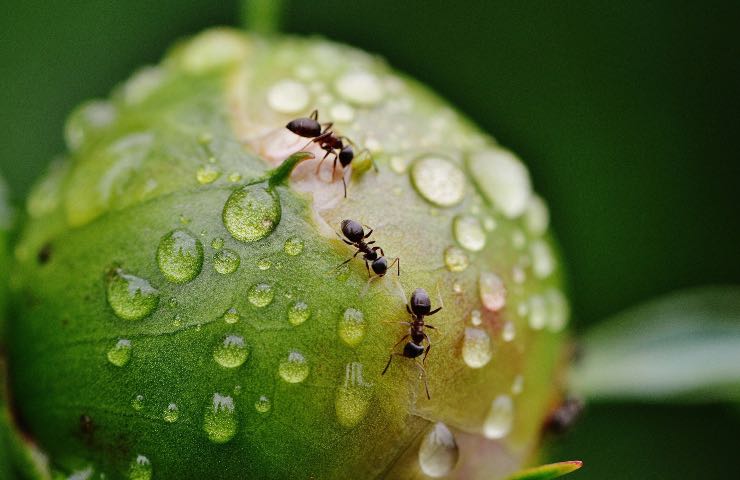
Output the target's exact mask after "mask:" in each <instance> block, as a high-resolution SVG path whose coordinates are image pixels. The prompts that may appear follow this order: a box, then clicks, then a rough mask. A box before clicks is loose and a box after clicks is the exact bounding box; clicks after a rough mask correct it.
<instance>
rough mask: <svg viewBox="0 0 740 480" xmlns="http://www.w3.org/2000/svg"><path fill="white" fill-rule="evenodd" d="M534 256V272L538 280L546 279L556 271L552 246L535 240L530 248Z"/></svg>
mask: <svg viewBox="0 0 740 480" xmlns="http://www.w3.org/2000/svg"><path fill="white" fill-rule="evenodd" d="M530 252H531V254H532V270H534V274H535V275H536V276H537V278H546V277H548V276H550V274H551V273H552V272H553V270H555V259H554V258H553V254H552V251H551V250H550V245H548V244H547V242H546V241H544V240H535V241H534V242H532V246H531V247H530Z"/></svg>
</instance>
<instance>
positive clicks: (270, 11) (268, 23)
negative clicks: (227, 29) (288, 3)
mask: <svg viewBox="0 0 740 480" xmlns="http://www.w3.org/2000/svg"><path fill="white" fill-rule="evenodd" d="M240 3H241V9H240V10H241V24H242V25H243V26H244V27H245V28H247V29H249V30H252V31H253V32H256V33H262V34H270V33H275V32H277V31H279V30H280V20H281V16H282V13H283V8H282V7H283V0H241V2H240Z"/></svg>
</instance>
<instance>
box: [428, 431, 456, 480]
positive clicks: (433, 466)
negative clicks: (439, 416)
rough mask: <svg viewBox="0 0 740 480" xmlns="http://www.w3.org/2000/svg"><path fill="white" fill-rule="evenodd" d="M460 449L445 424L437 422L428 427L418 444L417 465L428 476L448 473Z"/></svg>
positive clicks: (434, 476)
mask: <svg viewBox="0 0 740 480" xmlns="http://www.w3.org/2000/svg"><path fill="white" fill-rule="evenodd" d="M459 458H460V450H459V449H458V447H457V442H456V441H455V436H454V435H453V434H452V432H451V431H450V429H449V428H447V425H445V424H444V423H442V422H437V423H435V424H434V425H432V427H431V428H430V429H429V431H428V432H427V434H426V435H424V439H423V440H422V441H421V445H420V446H419V467H420V468H421V471H422V472H424V474H426V475H427V476H429V477H432V478H440V477H444V476H446V475H448V474H449V473H450V472H451V471H452V470H453V469H454V468H455V465H457V461H458V459H459Z"/></svg>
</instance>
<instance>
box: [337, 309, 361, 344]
mask: <svg viewBox="0 0 740 480" xmlns="http://www.w3.org/2000/svg"><path fill="white" fill-rule="evenodd" d="M364 337H365V315H364V314H363V313H362V312H361V311H359V310H357V309H355V308H348V309H347V310H345V311H344V314H343V315H342V318H341V319H340V320H339V338H341V339H342V341H344V343H346V344H347V345H349V346H350V347H356V346H357V345H359V343H360V342H361V341H362V339H363V338H364Z"/></svg>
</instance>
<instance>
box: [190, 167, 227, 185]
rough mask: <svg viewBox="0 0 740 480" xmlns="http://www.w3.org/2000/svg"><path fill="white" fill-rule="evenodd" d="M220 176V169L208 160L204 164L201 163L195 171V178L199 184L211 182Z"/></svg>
mask: <svg viewBox="0 0 740 480" xmlns="http://www.w3.org/2000/svg"><path fill="white" fill-rule="evenodd" d="M220 176H221V170H219V169H218V167H216V166H215V165H213V164H212V163H210V162H209V163H207V164H205V165H201V166H200V167H198V170H197V171H196V172H195V179H196V180H198V183H200V184H201V185H207V184H209V183H213V182H215V181H216V180H218V177H220Z"/></svg>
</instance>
